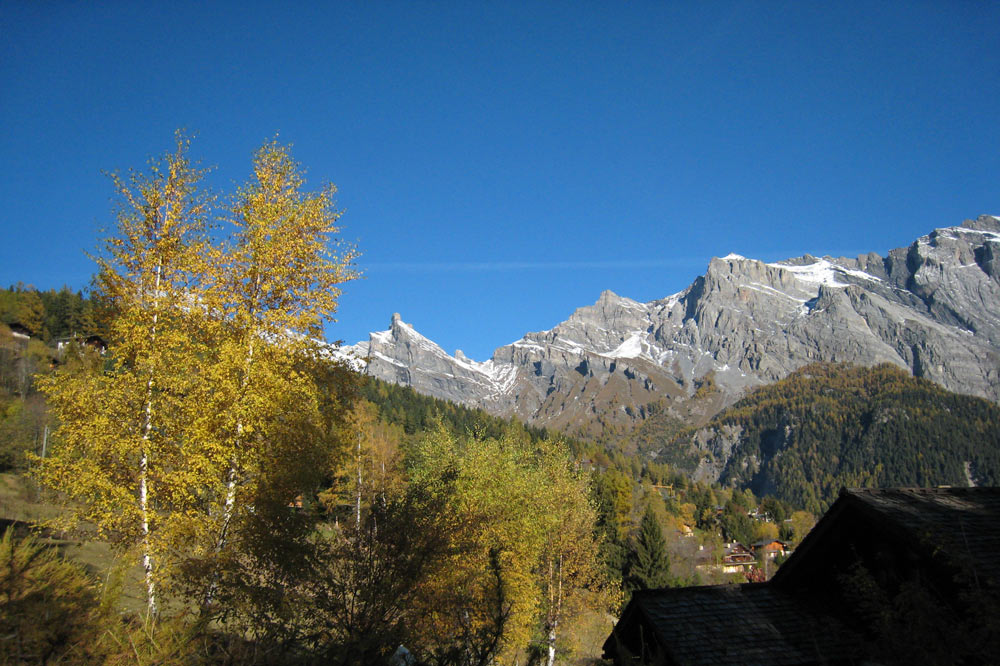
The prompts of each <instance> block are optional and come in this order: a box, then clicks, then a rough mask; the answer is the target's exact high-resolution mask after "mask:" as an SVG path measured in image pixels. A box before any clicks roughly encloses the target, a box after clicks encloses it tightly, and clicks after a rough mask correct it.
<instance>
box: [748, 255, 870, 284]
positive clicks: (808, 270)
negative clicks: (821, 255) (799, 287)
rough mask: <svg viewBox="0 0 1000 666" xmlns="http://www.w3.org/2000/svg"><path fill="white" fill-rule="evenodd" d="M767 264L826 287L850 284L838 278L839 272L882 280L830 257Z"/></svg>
mask: <svg viewBox="0 0 1000 666" xmlns="http://www.w3.org/2000/svg"><path fill="white" fill-rule="evenodd" d="M767 265H768V266H771V267H772V268H780V269H782V270H786V271H789V272H791V273H793V274H794V275H795V278H796V279H797V280H799V281H801V282H808V283H811V284H815V285H823V286H826V287H846V286H848V283H846V282H841V281H840V280H838V279H837V276H838V274H839V275H850V276H851V277H855V278H859V279H862V280H869V281H871V282H881V281H882V280H881V278H878V277H876V276H874V275H871V274H870V273H865V272H864V271H859V270H855V269H852V268H847V267H846V266H841V265H839V264H835V263H833V262H831V261H830V260H828V259H817V260H816V261H815V262H813V263H811V264H806V265H794V264H790V263H788V262H785V261H778V262H775V263H773V264H767Z"/></svg>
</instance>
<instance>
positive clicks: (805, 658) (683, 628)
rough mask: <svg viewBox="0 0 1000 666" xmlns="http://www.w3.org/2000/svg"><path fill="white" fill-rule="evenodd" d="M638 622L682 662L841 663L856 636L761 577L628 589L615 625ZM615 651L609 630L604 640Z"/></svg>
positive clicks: (696, 665)
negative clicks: (740, 582)
mask: <svg viewBox="0 0 1000 666" xmlns="http://www.w3.org/2000/svg"><path fill="white" fill-rule="evenodd" d="M640 618H642V619H643V620H644V624H645V626H647V627H649V628H651V629H652V630H653V631H654V632H655V634H656V639H657V642H658V643H659V645H660V646H661V647H662V648H663V649H664V650H665V652H666V653H667V655H668V656H669V660H668V662H667V663H674V664H679V665H684V666H702V665H706V666H707V665H712V666H725V665H727V664H733V665H734V666H735V665H736V664H767V665H768V666H793V665H804V664H819V663H838V662H846V661H847V660H848V659H849V658H850V657H851V656H852V655H853V646H854V644H855V642H856V640H857V637H856V636H855V635H854V634H853V633H851V632H850V631H849V630H848V629H846V628H845V627H844V626H843V625H842V624H841V623H840V622H838V621H837V620H835V619H833V618H831V617H829V616H826V615H824V614H820V613H818V612H816V611H815V610H814V609H813V608H811V607H810V606H807V605H806V603H805V602H804V601H802V600H800V599H796V598H795V597H793V596H792V595H790V594H788V593H786V592H784V591H782V590H781V589H779V588H775V587H773V586H771V585H769V584H767V583H748V584H744V585H715V586H707V587H686V588H674V589H665V590H643V591H639V592H636V593H635V594H634V595H633V597H632V600H631V601H630V602H629V604H628V606H627V607H626V609H625V611H624V613H623V614H622V620H621V622H619V627H623V625H625V624H626V623H628V622H629V621H638V620H639V619H640ZM604 651H605V655H606V656H612V655H613V653H614V651H615V636H614V635H612V636H611V637H609V638H608V640H607V642H605V644H604Z"/></svg>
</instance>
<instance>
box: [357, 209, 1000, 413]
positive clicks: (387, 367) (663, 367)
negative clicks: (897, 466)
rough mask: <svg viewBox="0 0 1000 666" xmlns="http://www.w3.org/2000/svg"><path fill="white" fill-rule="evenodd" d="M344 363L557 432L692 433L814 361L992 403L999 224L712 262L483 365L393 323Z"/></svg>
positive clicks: (999, 328)
mask: <svg viewBox="0 0 1000 666" xmlns="http://www.w3.org/2000/svg"><path fill="white" fill-rule="evenodd" d="M353 350H354V353H355V354H356V355H359V356H364V357H367V359H368V360H367V371H368V372H369V373H371V374H373V375H375V376H377V377H380V378H383V379H387V380H389V381H394V382H397V383H401V384H407V385H410V386H413V387H414V388H415V389H416V390H418V391H420V392H422V393H427V394H429V395H434V396H437V397H441V398H446V399H449V400H454V401H457V402H462V403H465V404H471V405H475V406H480V407H484V408H486V409H487V410H489V411H492V412H494V413H500V414H512V413H513V414H517V415H519V416H521V417H522V418H524V419H526V420H528V421H531V422H534V423H537V424H540V425H552V426H555V427H563V428H564V427H568V426H570V425H572V424H573V423H575V422H579V421H581V420H586V419H588V418H595V417H599V418H603V419H610V420H612V421H614V420H626V421H627V420H630V419H638V418H641V417H642V410H643V409H644V408H645V406H646V405H648V404H649V403H652V402H661V403H662V404H665V405H667V408H668V409H672V410H674V412H675V413H676V415H677V416H679V417H681V418H685V419H686V420H688V421H691V420H694V421H698V420H703V419H704V418H707V417H710V416H711V415H712V414H713V413H714V411H718V410H719V409H722V408H723V407H724V406H726V405H727V404H729V403H731V402H733V401H734V400H736V399H737V398H738V397H739V396H741V395H742V394H744V393H745V392H746V391H747V390H748V389H749V388H752V387H754V386H758V385H760V384H763V383H769V382H773V381H776V380H778V379H781V378H782V377H785V376H786V375H788V374H789V373H790V372H792V371H794V370H795V369H797V368H799V367H801V366H803V365H805V364H807V363H811V362H815V361H849V362H852V363H856V364H861V365H875V364H878V363H883V362H888V363H892V364H895V365H897V366H899V367H902V368H906V369H907V370H909V371H910V372H911V373H912V374H914V375H915V376H918V377H925V378H927V379H931V380H933V381H935V382H937V383H939V384H941V385H942V386H944V387H945V388H948V389H949V390H952V391H956V392H959V393H967V394H971V395H976V396H980V397H985V398H988V399H990V400H993V401H1000V219H998V218H995V217H992V216H983V217H980V218H978V219H976V220H970V221H967V222H965V223H964V224H963V225H962V226H960V227H949V228H944V229H937V230H935V231H933V232H932V233H930V234H928V235H927V236H923V237H921V238H919V239H917V240H916V241H914V242H913V243H912V244H911V245H910V246H908V247H905V248H899V249H896V250H893V251H891V252H889V254H888V256H887V257H880V256H878V255H877V254H874V253H872V254H867V255H862V256H859V257H856V258H832V257H823V258H816V257H813V256H810V255H806V256H803V257H798V258H795V259H790V260H787V261H782V262H777V263H771V264H768V263H763V262H760V261H756V260H753V259H747V258H745V257H741V256H738V255H729V256H727V257H723V258H721V259H719V258H713V259H712V260H711V261H710V263H709V265H708V270H707V271H706V273H705V274H704V275H702V276H700V277H698V278H696V279H695V280H694V282H693V283H692V284H691V286H690V287H688V288H687V289H685V290H684V291H682V292H680V293H677V294H674V295H672V296H668V297H667V298H664V299H661V300H657V301H652V302H649V303H639V302H637V301H633V300H631V299H629V298H625V297H622V296H618V295H616V294H614V293H612V292H610V291H605V292H604V293H602V294H601V296H600V298H599V299H598V300H597V302H596V303H595V304H594V305H591V306H587V307H583V308H580V309H578V310H577V311H576V312H574V313H573V315H572V316H570V318H569V319H567V320H566V321H565V322H563V323H561V324H559V325H558V326H556V327H554V328H552V329H551V330H548V331H542V332H537V333H528V334H526V335H525V336H524V337H523V338H521V339H520V340H518V341H517V342H514V343H513V344H510V345H506V346H504V347H500V348H499V349H497V350H496V352H495V353H494V355H493V357H492V358H491V359H490V360H489V361H486V362H482V363H480V362H475V361H471V360H469V359H467V358H466V357H465V356H464V355H463V354H460V353H456V355H455V356H449V355H448V354H447V353H445V352H444V351H443V350H442V349H441V348H440V347H438V346H437V345H436V344H434V343H433V342H431V341H430V340H427V339H426V338H424V337H423V336H421V335H420V334H418V333H417V332H416V331H414V330H413V328H412V327H410V326H408V325H407V324H405V323H403V322H402V320H400V318H399V316H398V315H394V316H393V319H392V323H391V325H390V328H389V330H388V331H382V332H378V333H373V334H371V336H370V339H369V341H368V342H367V343H359V344H358V345H355V346H354V348H353ZM708 380H710V382H709V381H708ZM706 382H708V383H709V385H710V387H711V389H712V390H711V391H710V392H706V390H705V389H704V387H705V386H706ZM707 393H711V396H707V395H706V394H707ZM708 398H711V399H709V400H708V401H707V402H706V399H708ZM699 400H700V401H701V403H700V404H702V407H701V408H700V411H699V409H693V408H692V407H691V405H693V404H695V403H697V402H698V401H699ZM705 405H708V407H706V406H705ZM685 410H686V411H685ZM713 410H714V411H713Z"/></svg>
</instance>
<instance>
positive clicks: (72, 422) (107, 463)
mask: <svg viewBox="0 0 1000 666" xmlns="http://www.w3.org/2000/svg"><path fill="white" fill-rule="evenodd" d="M188 148H189V141H188V139H186V138H185V137H184V136H183V135H181V134H180V133H178V135H177V143H176V148H175V150H174V151H173V152H171V153H169V154H167V155H165V156H164V157H162V158H159V159H155V160H152V161H151V162H150V165H149V168H148V170H147V171H146V172H130V174H129V176H128V177H127V178H122V177H120V176H119V175H117V174H113V175H112V179H113V181H114V184H115V187H116V190H117V192H118V195H119V201H118V213H117V216H116V219H117V226H116V229H115V233H114V235H112V236H111V237H110V238H109V239H108V240H107V241H106V244H105V251H104V253H103V254H102V255H101V256H99V257H98V258H97V263H98V267H99V272H98V275H97V287H98V290H99V293H100V298H101V300H102V301H103V302H105V303H106V304H107V305H108V306H109V307H110V308H111V310H112V312H113V320H112V322H111V325H110V329H109V331H108V335H109V351H108V358H107V359H106V360H103V361H102V360H101V359H91V362H89V363H87V362H85V363H73V364H68V366H67V368H65V369H64V370H63V371H61V372H58V373H55V374H54V375H51V376H48V377H46V378H43V379H42V381H41V389H42V390H43V391H44V392H45V394H46V396H47V398H48V400H49V403H50V405H51V407H52V410H53V411H54V413H55V414H56V416H57V418H58V420H59V423H60V427H59V429H58V431H57V433H56V436H55V437H54V440H55V444H56V445H55V447H54V450H53V455H51V456H49V457H47V458H45V459H44V460H41V461H40V464H39V466H38V467H36V472H35V473H36V475H37V477H38V479H39V480H40V481H41V482H42V483H44V484H45V485H48V486H50V487H52V488H55V489H57V490H59V491H61V492H62V493H64V495H65V497H66V498H67V499H68V500H69V503H68V507H69V508H70V510H71V513H70V520H71V521H72V520H77V519H84V520H86V521H89V522H92V523H93V524H94V525H96V527H97V529H98V532H99V533H100V535H101V536H102V537H103V538H106V539H109V540H111V541H112V542H113V543H114V544H115V545H116V546H118V547H119V548H120V549H129V548H132V547H136V548H138V550H139V553H140V558H141V562H142V566H143V570H144V577H145V587H146V602H147V608H148V610H149V612H150V613H155V612H156V610H157V583H158V581H159V580H160V579H161V578H162V577H163V574H164V573H165V572H166V571H167V569H168V568H169V567H168V566H166V565H167V563H166V562H163V561H161V558H162V557H164V556H165V554H166V553H167V552H168V551H169V548H167V546H166V544H165V543H164V539H163V538H162V537H163V536H164V535H165V534H166V533H167V531H168V530H165V529H164V528H165V527H167V525H168V524H169V522H170V519H171V516H172V515H174V513H175V511H183V510H184V508H185V507H184V504H185V502H186V499H187V498H186V497H185V495H186V493H181V494H177V493H176V492H175V491H176V490H177V489H178V488H182V487H184V484H183V483H180V482H179V481H178V479H177V478H175V476H176V475H177V474H179V473H182V469H183V467H184V464H183V461H182V457H183V452H182V449H181V442H182V429H183V418H182V414H183V412H184V411H185V408H184V396H185V394H187V393H188V392H189V391H190V390H191V388H192V384H193V382H195V381H197V379H198V373H197V371H196V367H195V366H196V362H197V356H198V353H199V351H198V349H196V347H197V345H196V342H195V341H196V339H197V336H195V335H193V331H194V328H195V327H196V325H197V324H196V321H195V320H196V319H197V318H198V313H197V308H196V307H193V306H194V305H195V304H196V303H197V298H198V297H197V295H198V293H199V290H200V288H201V286H202V285H201V281H200V277H201V276H202V273H203V271H202V270H201V267H202V264H201V260H202V257H203V256H204V253H205V248H206V247H207V246H206V241H205V236H204V232H205V228H206V224H207V220H208V217H209V214H210V211H211V208H212V201H211V198H210V197H207V196H206V195H205V194H204V193H203V191H202V189H201V187H200V181H201V179H202V176H203V174H204V171H203V170H200V169H198V168H197V167H196V166H195V165H194V164H192V162H191V161H190V159H189V158H188Z"/></svg>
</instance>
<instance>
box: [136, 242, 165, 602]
mask: <svg viewBox="0 0 1000 666" xmlns="http://www.w3.org/2000/svg"><path fill="white" fill-rule="evenodd" d="M162 273H163V264H162V262H161V261H158V262H157V264H156V280H155V281H154V286H153V326H152V330H151V331H150V347H151V348H155V347H156V325H157V323H158V322H159V317H160V313H159V311H158V309H157V307H158V303H159V298H160V277H161V275H162ZM153 377H154V374H153V368H150V370H149V379H147V380H146V405H145V407H144V409H143V426H142V454H141V457H140V459H139V512H140V513H141V515H142V568H143V571H145V574H146V607H147V608H148V610H149V614H150V615H156V583H155V581H154V580H153V554H152V548H151V546H150V543H149V440H150V437H151V435H152V432H153Z"/></svg>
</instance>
